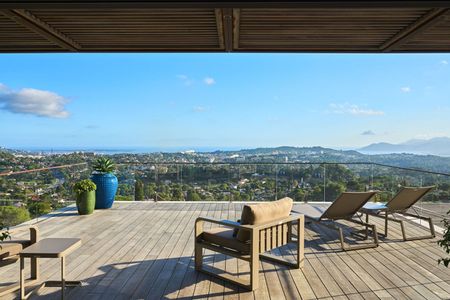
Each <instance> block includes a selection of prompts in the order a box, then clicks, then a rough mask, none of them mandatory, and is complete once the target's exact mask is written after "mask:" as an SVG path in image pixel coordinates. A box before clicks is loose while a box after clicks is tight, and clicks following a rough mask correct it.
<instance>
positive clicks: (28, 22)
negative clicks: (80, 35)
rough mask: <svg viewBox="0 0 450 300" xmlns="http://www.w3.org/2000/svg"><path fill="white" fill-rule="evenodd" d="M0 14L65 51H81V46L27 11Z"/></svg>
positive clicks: (5, 11) (9, 11)
mask: <svg viewBox="0 0 450 300" xmlns="http://www.w3.org/2000/svg"><path fill="white" fill-rule="evenodd" d="M0 13H2V14H3V15H5V16H6V17H8V18H9V19H11V20H12V21H14V22H15V23H17V24H19V25H22V26H24V27H26V28H28V29H29V30H31V31H33V32H35V33H37V34H39V35H40V36H42V37H43V38H45V39H46V40H48V41H49V42H52V43H54V44H56V45H58V46H60V47H61V48H63V49H65V50H69V51H73V52H76V51H78V50H79V49H81V46H80V45H79V44H78V43H77V42H75V41H74V40H72V39H71V38H69V37H68V36H66V35H65V34H63V33H61V32H60V31H58V30H57V29H55V28H53V27H52V26H50V25H49V24H47V23H45V22H44V21H42V20H41V19H39V18H38V17H36V16H35V15H33V14H32V13H30V12H29V11H26V10H23V9H15V10H7V9H3V10H0Z"/></svg>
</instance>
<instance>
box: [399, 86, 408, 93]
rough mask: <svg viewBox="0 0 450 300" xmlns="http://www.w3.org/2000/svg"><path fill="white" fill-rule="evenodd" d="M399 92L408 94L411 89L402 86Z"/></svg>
mask: <svg viewBox="0 0 450 300" xmlns="http://www.w3.org/2000/svg"><path fill="white" fill-rule="evenodd" d="M400 90H401V91H402V92H403V93H409V92H411V88H410V87H409V86H404V87H402V88H400Z"/></svg>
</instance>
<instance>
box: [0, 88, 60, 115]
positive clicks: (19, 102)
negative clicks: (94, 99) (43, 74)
mask: <svg viewBox="0 0 450 300" xmlns="http://www.w3.org/2000/svg"><path fill="white" fill-rule="evenodd" d="M68 102H69V100H68V99H66V98H64V97H63V96H60V95H58V94H56V93H53V92H50V91H43V90H38V89H33V88H24V89H21V90H19V91H13V90H10V89H8V87H7V86H5V85H4V84H0V108H1V109H4V110H7V111H9V112H12V113H17V114H30V115H35V116H38V117H48V118H67V117H68V116H69V112H68V111H67V110H66V108H65V105H66V104H67V103H68Z"/></svg>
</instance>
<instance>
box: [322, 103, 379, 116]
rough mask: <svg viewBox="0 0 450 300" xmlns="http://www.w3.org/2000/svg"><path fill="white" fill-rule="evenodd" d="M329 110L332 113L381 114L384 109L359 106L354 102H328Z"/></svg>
mask: <svg viewBox="0 0 450 300" xmlns="http://www.w3.org/2000/svg"><path fill="white" fill-rule="evenodd" d="M329 108H330V110H329V112H331V113H333V114H349V115H354V116H382V115H384V111H381V110H374V109H370V108H366V107H360V106H358V105H355V104H350V103H343V104H336V103H331V104H330V107H329Z"/></svg>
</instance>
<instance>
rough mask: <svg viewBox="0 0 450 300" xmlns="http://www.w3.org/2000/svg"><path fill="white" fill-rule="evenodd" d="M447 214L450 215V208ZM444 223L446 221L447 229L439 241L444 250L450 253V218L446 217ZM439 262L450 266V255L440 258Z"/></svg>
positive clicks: (445, 227) (445, 226)
mask: <svg viewBox="0 0 450 300" xmlns="http://www.w3.org/2000/svg"><path fill="white" fill-rule="evenodd" d="M447 215H450V210H449V211H448V212H447ZM442 223H444V229H445V231H444V235H443V236H442V239H441V240H439V241H438V242H437V243H438V245H439V246H441V247H442V248H443V249H444V251H445V252H446V253H447V254H450V219H444V220H443V221H442ZM438 263H440V264H441V263H442V264H444V266H446V267H447V268H448V266H449V265H450V257H444V258H440V259H439V260H438Z"/></svg>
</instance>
